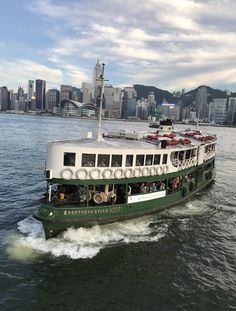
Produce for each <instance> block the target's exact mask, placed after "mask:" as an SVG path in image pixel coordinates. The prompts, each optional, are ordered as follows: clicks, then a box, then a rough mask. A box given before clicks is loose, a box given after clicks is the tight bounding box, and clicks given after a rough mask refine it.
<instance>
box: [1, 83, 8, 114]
mask: <svg viewBox="0 0 236 311" xmlns="http://www.w3.org/2000/svg"><path fill="white" fill-rule="evenodd" d="M8 106H9V92H8V89H7V87H6V86H2V87H0V110H2V111H5V110H7V109H8V108H9V107H8Z"/></svg>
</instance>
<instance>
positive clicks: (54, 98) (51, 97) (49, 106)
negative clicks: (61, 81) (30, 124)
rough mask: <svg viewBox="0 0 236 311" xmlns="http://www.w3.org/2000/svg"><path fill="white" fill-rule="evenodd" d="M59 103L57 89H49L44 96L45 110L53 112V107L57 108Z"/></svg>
mask: <svg viewBox="0 0 236 311" xmlns="http://www.w3.org/2000/svg"><path fill="white" fill-rule="evenodd" d="M59 102H60V92H59V91H58V90H57V89H50V90H48V91H47V94H46V110H48V111H53V108H54V107H58V106H59Z"/></svg>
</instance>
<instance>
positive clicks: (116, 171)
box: [114, 168, 124, 179]
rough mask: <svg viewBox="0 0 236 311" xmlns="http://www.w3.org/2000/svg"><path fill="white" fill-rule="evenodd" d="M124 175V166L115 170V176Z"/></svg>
mask: <svg viewBox="0 0 236 311" xmlns="http://www.w3.org/2000/svg"><path fill="white" fill-rule="evenodd" d="M123 175H124V171H123V170H122V168H118V169H116V170H115V172H114V177H115V178H117V179H120V178H122V177H123Z"/></svg>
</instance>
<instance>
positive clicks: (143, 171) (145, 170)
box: [142, 167, 149, 176]
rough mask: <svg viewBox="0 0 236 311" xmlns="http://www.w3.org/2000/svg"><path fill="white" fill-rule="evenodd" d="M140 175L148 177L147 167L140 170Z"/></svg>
mask: <svg viewBox="0 0 236 311" xmlns="http://www.w3.org/2000/svg"><path fill="white" fill-rule="evenodd" d="M142 175H143V176H148V175H149V167H144V168H143V169H142Z"/></svg>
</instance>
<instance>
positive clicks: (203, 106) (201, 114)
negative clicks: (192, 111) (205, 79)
mask: <svg viewBox="0 0 236 311" xmlns="http://www.w3.org/2000/svg"><path fill="white" fill-rule="evenodd" d="M196 111H197V117H198V118H199V119H204V118H207V117H208V106H207V88H206V87H204V86H202V87H200V88H199V89H198V90H197V94H196Z"/></svg>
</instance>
